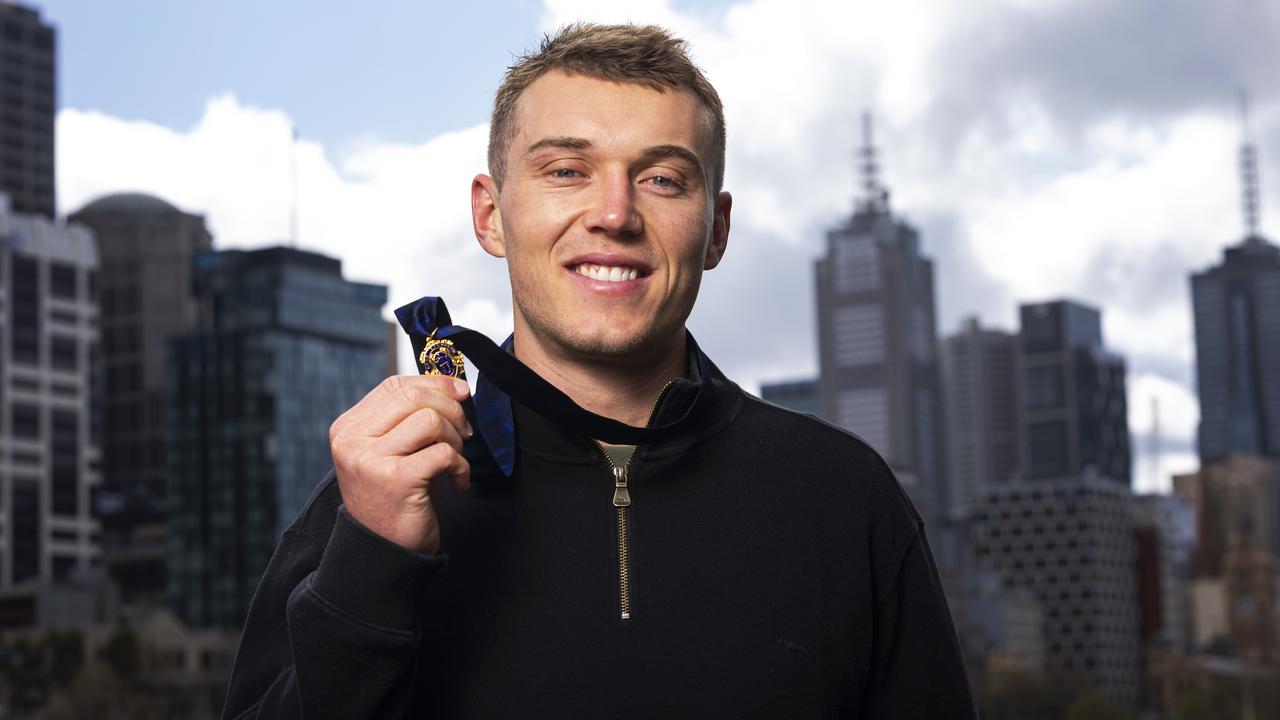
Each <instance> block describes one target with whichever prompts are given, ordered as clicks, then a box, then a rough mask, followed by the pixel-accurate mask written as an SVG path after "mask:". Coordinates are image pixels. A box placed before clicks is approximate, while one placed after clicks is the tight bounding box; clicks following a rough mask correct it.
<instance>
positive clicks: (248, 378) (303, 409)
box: [168, 247, 387, 627]
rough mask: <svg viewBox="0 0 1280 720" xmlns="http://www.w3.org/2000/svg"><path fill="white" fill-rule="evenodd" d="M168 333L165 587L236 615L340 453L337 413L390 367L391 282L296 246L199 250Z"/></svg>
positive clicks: (239, 618) (211, 612) (204, 618)
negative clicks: (183, 306) (332, 437)
mask: <svg viewBox="0 0 1280 720" xmlns="http://www.w3.org/2000/svg"><path fill="white" fill-rule="evenodd" d="M194 283H195V291H196V294H197V297H198V298H199V299H200V302H201V304H202V307H201V311H200V317H199V320H198V322H197V328H196V332H195V333H194V334H192V335H190V336H187V337H182V338H178V339H176V340H174V341H173V342H172V344H171V352H170V360H169V371H170V384H169V387H170V388H171V392H170V395H169V403H170V411H169V421H170V433H169V467H170V473H171V474H170V480H171V483H172V484H171V486H170V493H169V499H170V511H169V532H170V538H171V540H170V547H171V555H170V563H169V583H168V584H169V598H170V602H171V604H172V607H173V609H174V611H175V613H176V614H177V615H178V617H179V618H181V619H182V620H183V621H184V622H185V623H187V624H188V625H190V626H192V627H238V626H239V625H240V624H241V623H242V622H243V621H244V617H245V615H246V613H247V611H248V606H249V600H250V598H251V596H252V594H253V591H254V589H255V587H256V586H257V583H258V580H259V578H260V577H261V574H262V572H263V570H264V569H265V568H266V565H267V561H268V560H269V559H270V557H271V554H272V552H273V551H274V549H275V546H276V543H277V541H278V540H279V537H280V534H281V533H282V532H283V531H284V529H285V528H286V527H287V526H288V524H289V523H290V522H291V521H292V520H293V518H294V516H295V515H296V514H297V512H298V511H299V510H300V509H301V508H302V506H303V504H304V503H305V501H306V499H307V497H308V496H309V495H310V493H311V491H312V489H313V488H314V487H315V485H316V484H317V483H318V482H319V481H320V480H321V479H322V478H323V477H324V475H325V474H326V473H327V472H328V470H329V468H330V467H331V465H332V460H331V456H330V454H329V425H330V424H331V423H332V422H333V420H334V418H336V417H337V416H338V415H339V414H341V413H342V412H343V411H345V410H346V409H347V408H349V407H351V406H352V405H354V404H355V403H356V402H357V401H359V400H360V398H361V397H363V396H364V395H365V393H367V392H368V391H369V390H370V389H372V388H373V387H374V386H376V385H377V384H378V383H379V382H381V381H382V379H383V378H384V377H385V376H386V369H387V347H386V343H387V334H386V325H385V322H384V321H383V320H382V315H381V311H382V306H383V304H384V303H385V302H386V298H387V294H386V288H385V286H382V285H371V284H367V283H358V282H351V281H349V280H346V279H344V278H343V277H342V267H341V263H340V262H339V261H338V260H336V259H334V258H330V257H326V256H323V255H318V254H316V253H311V252H304V251H301V250H295V249H291V248H284V247H275V248H268V249H264V250H257V251H251V252H245V251H223V252H207V253H203V254H201V255H199V256H198V257H197V259H196V265H195V279H194Z"/></svg>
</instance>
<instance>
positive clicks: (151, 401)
mask: <svg viewBox="0 0 1280 720" xmlns="http://www.w3.org/2000/svg"><path fill="white" fill-rule="evenodd" d="M68 220H69V221H70V222H73V223H77V224H80V225H83V226H85V227H87V228H89V229H90V230H92V231H93V235H94V238H95V239H96V242H97V248H98V258H99V270H98V300H99V318H100V325H101V335H102V343H101V349H102V352H101V356H102V364H103V368H104V375H103V378H104V383H103V397H102V407H103V413H104V419H105V423H104V427H103V434H102V460H103V468H102V490H103V492H102V493H100V494H99V497H98V514H99V517H100V518H101V520H102V524H103V541H104V542H103V553H104V560H105V563H106V566H107V569H108V573H109V574H110V576H111V578H112V579H113V580H114V581H115V582H116V584H117V586H118V587H119V590H120V594H121V600H122V601H124V602H125V603H130V604H135V603H141V604H149V605H163V604H165V602H166V589H165V588H166V581H165V573H166V568H167V566H168V533H167V527H166V523H165V513H166V502H167V497H166V495H167V493H168V464H167V462H168V461H167V458H166V453H167V451H168V429H169V422H168V412H169V401H168V377H169V375H168V365H167V357H168V351H169V340H170V338H173V337H176V336H179V335H186V334H189V333H190V332H191V331H192V330H193V329H194V327H195V320H196V301H195V296H194V294H193V292H192V287H191V270H192V262H193V260H194V258H195V256H196V254H198V253H200V252H203V251H206V250H208V249H209V247H210V243H211V238H210V235H209V231H208V229H206V227H205V223H204V218H203V217H202V216H200V215H192V214H189V213H184V212H182V211H181V210H179V209H178V208H176V207H174V206H173V205H171V204H169V203H168V202H166V201H164V200H161V199H160V198H156V197H152V196H149V195H140V194H136V193H124V194H116V195H109V196H106V197H102V198H99V199H97V200H94V201H93V202H91V203H89V204H87V205H85V206H84V207H83V208H81V209H80V210H78V211H76V212H75V213H72V214H71V215H70V216H69V217H68Z"/></svg>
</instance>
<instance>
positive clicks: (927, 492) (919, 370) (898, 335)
mask: <svg viewBox="0 0 1280 720" xmlns="http://www.w3.org/2000/svg"><path fill="white" fill-rule="evenodd" d="M864 130H865V135H866V137H865V143H864V147H863V150H862V157H863V172H864V176H865V179H864V193H865V194H864V197H863V199H862V200H860V201H859V202H858V204H857V208H856V210H855V212H854V213H853V215H852V216H851V217H850V218H849V219H848V220H847V221H846V222H844V223H843V224H842V225H840V226H839V227H837V228H835V229H833V230H831V231H830V232H829V233H827V247H826V255H825V256H824V257H823V258H821V259H819V260H818V261H817V263H816V266H815V269H814V274H815V286H816V289H817V314H818V367H819V378H818V408H819V414H821V415H822V416H823V417H824V418H826V419H828V420H830V421H831V422H833V423H835V424H837V425H839V426H841V427H844V428H846V429H848V430H850V431H851V432H853V433H855V434H857V435H859V436H860V437H862V438H863V439H864V440H866V441H867V442H868V443H869V444H870V445H871V446H872V447H874V448H875V449H876V450H877V451H878V452H879V453H880V454H881V455H882V456H884V458H885V460H886V461H887V462H888V463H889V465H890V467H892V468H893V469H894V471H895V472H896V473H897V474H898V477H899V480H900V481H903V484H904V485H906V486H907V491H908V492H909V493H910V495H911V499H912V500H913V502H915V504H916V506H917V507H918V508H920V509H921V511H922V512H925V513H926V514H929V515H932V514H934V513H937V512H939V511H941V510H942V509H943V508H945V507H946V494H947V493H946V477H945V469H946V465H945V457H946V452H945V447H944V444H943V442H944V435H943V415H942V397H941V391H940V387H939V384H940V378H939V370H938V359H937V340H936V338H937V325H936V321H935V317H934V307H935V305H934V290H933V261H932V260H930V259H929V258H927V257H925V256H924V255H923V254H922V253H921V250H920V237H919V234H918V233H917V232H916V230H915V228H913V227H912V226H910V225H909V224H907V223H906V222H905V221H903V220H902V219H900V218H898V217H896V216H895V215H893V214H892V213H891V212H890V210H889V199H888V192H887V191H885V190H884V189H883V188H882V187H881V186H880V185H879V182H878V180H877V179H876V174H875V173H876V168H877V165H876V160H875V149H874V147H873V146H872V144H871V137H870V123H869V121H865V123H864ZM907 478H912V479H914V480H915V482H914V483H912V484H909V485H908V483H907V482H906V479H907Z"/></svg>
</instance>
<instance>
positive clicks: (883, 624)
mask: <svg viewBox="0 0 1280 720" xmlns="http://www.w3.org/2000/svg"><path fill="white" fill-rule="evenodd" d="M872 657H873V663H874V664H873V666H872V672H871V677H870V679H869V683H868V686H867V694H866V696H865V698H864V699H863V707H862V712H861V713H860V714H859V715H858V717H860V718H866V719H867V720H882V719H886V718H895V719H896V720H911V719H913V718H940V717H945V718H956V719H957V720H964V719H965V718H975V719H976V718H977V717H978V711H977V708H976V707H975V704H974V699H973V692H972V690H971V688H970V686H969V679H968V676H967V674H966V672H965V666H964V658H963V656H962V654H961V651H960V643H959V640H958V639H957V637H956V631H955V628H954V627H953V625H952V623H951V612H950V610H948V609H947V601H946V598H945V596H944V595H943V592H942V583H941V582H940V581H939V579H938V571H937V569H936V568H935V567H934V563H933V556H932V554H931V553H930V551H929V545H928V542H927V541H926V540H925V536H924V530H923V529H920V530H918V531H917V532H916V534H915V536H914V537H913V538H912V539H911V541H910V543H909V544H908V545H907V546H906V548H905V549H904V551H903V555H902V559H901V562H900V563H899V565H898V572H897V577H896V579H895V581H894V583H893V585H892V586H891V587H890V588H889V589H888V591H887V592H886V593H885V594H884V596H883V597H882V598H881V599H880V601H879V602H878V603H877V604H876V609H875V642H874V647H873V651H872Z"/></svg>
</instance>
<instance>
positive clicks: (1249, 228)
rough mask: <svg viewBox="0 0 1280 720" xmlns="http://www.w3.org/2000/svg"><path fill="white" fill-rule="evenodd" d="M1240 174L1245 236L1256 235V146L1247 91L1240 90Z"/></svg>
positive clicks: (1252, 236) (1253, 236) (1251, 236)
mask: <svg viewBox="0 0 1280 720" xmlns="http://www.w3.org/2000/svg"><path fill="white" fill-rule="evenodd" d="M1240 134H1241V138H1242V140H1241V143H1240V176H1241V180H1242V185H1243V191H1244V230H1245V238H1246V239H1248V238H1255V237H1259V235H1258V147H1257V145H1255V144H1254V142H1253V129H1252V127H1250V125H1249V91H1248V90H1241V91H1240Z"/></svg>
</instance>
